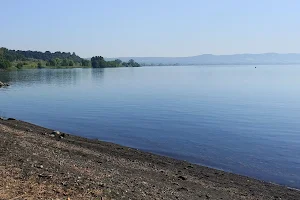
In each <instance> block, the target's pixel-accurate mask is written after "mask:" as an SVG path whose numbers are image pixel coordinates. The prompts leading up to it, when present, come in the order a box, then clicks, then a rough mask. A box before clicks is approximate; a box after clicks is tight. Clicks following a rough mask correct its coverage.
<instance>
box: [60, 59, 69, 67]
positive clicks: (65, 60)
mask: <svg viewBox="0 0 300 200" xmlns="http://www.w3.org/2000/svg"><path fill="white" fill-rule="evenodd" d="M61 66H69V61H68V60H67V59H66V58H65V59H63V60H62V62H61Z"/></svg>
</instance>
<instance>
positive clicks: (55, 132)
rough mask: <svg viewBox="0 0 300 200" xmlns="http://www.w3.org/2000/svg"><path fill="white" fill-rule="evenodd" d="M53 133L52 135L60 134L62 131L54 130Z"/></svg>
mask: <svg viewBox="0 0 300 200" xmlns="http://www.w3.org/2000/svg"><path fill="white" fill-rule="evenodd" d="M51 134H52V135H60V132H59V131H52V133H51Z"/></svg>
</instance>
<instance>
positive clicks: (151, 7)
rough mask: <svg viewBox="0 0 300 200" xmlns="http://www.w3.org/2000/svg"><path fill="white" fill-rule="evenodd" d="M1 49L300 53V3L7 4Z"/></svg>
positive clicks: (67, 0)
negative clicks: (2, 47)
mask: <svg viewBox="0 0 300 200" xmlns="http://www.w3.org/2000/svg"><path fill="white" fill-rule="evenodd" d="M0 6H1V12H0V25H1V29H0V46H4V47H7V48H10V49H22V50H28V49H30V50H39V51H46V50H50V51H66V52H76V53H77V54H78V55H80V56H82V57H91V56H94V55H102V56H105V57H119V56H190V55H199V54H206V53H211V54H235V53H264V52H278V53H289V52H293V53H300V0H249V1H246V0H205V1H204V0H106V1H104V0H0Z"/></svg>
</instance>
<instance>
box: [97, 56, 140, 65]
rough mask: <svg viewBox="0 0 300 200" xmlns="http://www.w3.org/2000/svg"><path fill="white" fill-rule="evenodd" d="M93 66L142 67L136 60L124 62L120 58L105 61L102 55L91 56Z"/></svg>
mask: <svg viewBox="0 0 300 200" xmlns="http://www.w3.org/2000/svg"><path fill="white" fill-rule="evenodd" d="M91 64H92V67H93V68H106V67H140V66H141V65H140V64H139V63H137V62H135V61H134V60H132V59H131V60H129V61H128V62H122V60H120V59H116V60H114V61H105V60H104V58H103V57H102V56H94V57H92V58H91Z"/></svg>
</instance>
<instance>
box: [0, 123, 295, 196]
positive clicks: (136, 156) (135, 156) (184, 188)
mask: <svg viewBox="0 0 300 200" xmlns="http://www.w3.org/2000/svg"><path fill="white" fill-rule="evenodd" d="M52 132H53V130H50V129H47V128H43V127H40V126H36V125H34V124H30V123H27V122H23V121H19V120H14V119H11V120H2V119H0V136H1V138H0V139H1V140H0V161H1V162H0V179H1V180H3V181H2V183H0V199H11V198H16V199H37V198H42V199H44V198H47V199H57V198H60V199H67V198H70V199H228V200H229V199H295V200H296V199H300V191H299V190H298V189H292V188H287V187H285V186H280V185H277V184H273V183H267V182H264V181H260V180H256V179H253V178H249V177H246V176H241V175H237V174H233V173H229V172H224V171H221V170H217V169H212V168H208V167H204V166H200V165H196V164H191V163H188V162H186V161H181V160H176V159H172V158H169V157H165V156H160V155H155V154H152V153H147V152H142V151H139V150H136V149H133V148H129V147H124V146H121V145H117V144H113V143H109V142H103V141H99V140H93V139H87V138H83V137H79V136H74V135H70V134H67V133H61V134H59V135H53V134H52ZM1 188H3V189H1ZM18 197H19V198H18Z"/></svg>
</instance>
